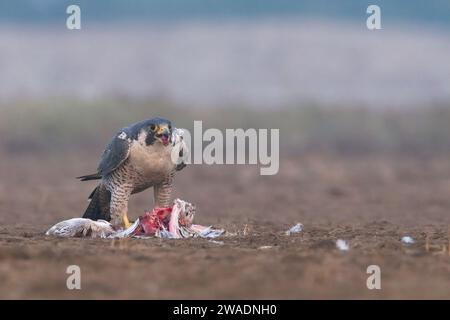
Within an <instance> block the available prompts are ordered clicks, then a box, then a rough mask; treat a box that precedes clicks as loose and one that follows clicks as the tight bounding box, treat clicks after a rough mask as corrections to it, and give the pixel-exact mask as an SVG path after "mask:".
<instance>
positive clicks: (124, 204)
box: [111, 185, 132, 228]
mask: <svg viewBox="0 0 450 320" xmlns="http://www.w3.org/2000/svg"><path fill="white" fill-rule="evenodd" d="M131 191H132V188H131V186H127V185H122V186H119V187H117V188H115V189H114V190H113V191H112V192H111V224H112V226H113V227H114V228H118V227H125V228H128V227H130V226H131V223H130V221H129V220H128V201H129V200H130V196H131Z"/></svg>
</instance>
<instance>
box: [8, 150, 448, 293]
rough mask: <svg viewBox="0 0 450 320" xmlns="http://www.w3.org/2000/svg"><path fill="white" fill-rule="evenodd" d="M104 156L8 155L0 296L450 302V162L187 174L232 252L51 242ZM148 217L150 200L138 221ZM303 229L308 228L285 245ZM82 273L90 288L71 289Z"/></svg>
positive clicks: (143, 201) (312, 158) (290, 162)
mask: <svg viewBox="0 0 450 320" xmlns="http://www.w3.org/2000/svg"><path fill="white" fill-rule="evenodd" d="M98 154H99V152H92V153H90V152H87V151H83V152H70V153H65V154H59V155H58V156H55V155H54V154H53V155H45V153H44V152H42V153H39V152H37V153H33V154H20V153H18V154H15V155H6V153H5V154H3V155H2V159H1V162H0V212H1V215H0V223H1V225H0V283H1V285H0V298H6V299H12V298H27V299H29V298H57V299H77V298H112V299H118V298H138V299H147V298H149V299H155V298H163V299H167V298H183V299H184V298H186V299H197V298H206V299H209V298H224V299H232V298H238V299H241V298H263V299H266V298H276V299H280V298H287V299H302V298H326V299H328V298H340V299H348V298H356V299H359V298H369V299H372V298H373V299H380V298H383V299H384V298H438V299H441V298H447V299H448V298H450V254H449V235H448V232H449V230H448V227H449V220H450V216H449V210H450V196H449V195H450V161H449V160H448V159H449V158H448V157H445V156H439V157H438V156H434V157H423V158H419V157H410V156H406V155H403V156H381V155H376V156H375V155H371V156H370V155H365V156H355V155H354V156H336V155H330V154H312V153H304V154H300V155H297V156H294V155H291V156H282V157H281V167H280V172H279V174H278V175H276V176H270V177H267V176H265V177H264V176H259V170H258V168H257V167H252V166H190V167H187V168H186V169H185V170H183V171H182V172H181V173H180V174H179V175H178V177H177V178H176V181H175V183H176V194H175V196H176V197H180V198H182V199H185V200H188V201H190V202H193V203H195V204H196V205H197V208H198V209H197V216H196V222H197V223H200V224H207V225H209V224H212V225H214V226H218V227H223V228H225V229H226V230H228V231H230V232H234V233H236V234H237V235H236V236H233V237H222V238H220V239H218V240H219V241H223V244H221V243H215V242H211V241H208V240H204V239H189V240H162V239H150V240H137V239H126V240H121V241H117V240H116V241H112V240H106V239H55V238H50V237H46V236H44V232H45V231H46V229H48V228H49V227H50V226H51V225H53V224H54V223H56V222H59V221H61V220H64V219H68V218H72V217H77V216H80V215H81V214H82V212H83V210H84V209H85V206H86V204H87V202H86V198H87V196H88V194H89V192H90V191H91V190H92V189H93V188H94V186H95V184H94V183H81V182H78V181H77V180H75V179H74V177H75V176H79V175H81V174H87V173H91V172H92V171H93V169H94V168H95V167H96V164H97V159H98ZM151 206H152V192H151V191H150V190H149V191H146V192H144V193H141V194H139V195H136V196H135V197H134V198H133V199H132V203H131V210H130V215H131V216H132V217H133V218H136V217H138V216H139V215H141V214H142V213H143V212H144V210H146V209H149V208H151ZM297 222H301V223H303V224H304V228H305V229H304V231H303V232H302V233H300V234H296V235H290V236H287V235H285V234H284V231H285V230H287V229H288V228H289V227H291V226H292V225H294V224H295V223H297ZM405 235H409V236H411V237H413V238H414V239H415V240H416V243H415V244H412V245H405V244H403V243H402V242H401V241H400V239H401V237H402V236H405ZM337 239H344V240H346V241H348V243H349V245H350V250H349V251H346V252H344V251H339V250H338V249H337V248H336V246H335V241H336V240H337ZM73 264H75V265H78V266H80V268H81V277H82V280H81V282H82V284H81V286H82V288H81V290H68V289H67V288H66V279H67V276H68V275H67V274H66V268H67V266H68V265H73ZM369 265H378V266H380V268H381V281H382V282H381V285H382V288H381V290H368V289H367V287H366V280H367V277H368V276H369V275H368V274H367V273H366V269H367V267H368V266H369Z"/></svg>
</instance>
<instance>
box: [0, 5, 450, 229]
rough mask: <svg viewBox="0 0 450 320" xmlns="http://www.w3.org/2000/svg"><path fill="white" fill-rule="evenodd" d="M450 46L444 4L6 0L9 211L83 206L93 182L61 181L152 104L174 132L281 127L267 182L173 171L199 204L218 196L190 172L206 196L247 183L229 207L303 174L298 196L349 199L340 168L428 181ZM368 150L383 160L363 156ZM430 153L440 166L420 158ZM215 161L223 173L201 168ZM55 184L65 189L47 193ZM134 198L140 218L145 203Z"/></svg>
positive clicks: (449, 87)
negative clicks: (277, 157)
mask: <svg viewBox="0 0 450 320" xmlns="http://www.w3.org/2000/svg"><path fill="white" fill-rule="evenodd" d="M70 4H77V5H79V6H80V7H81V30H68V29H67V28H66V19H67V17H68V14H66V8H67V7H68V6H69V5H70ZM370 4H377V5H379V6H380V7H381V23H382V30H375V31H370V30H368V29H367V27H366V19H367V17H368V16H369V15H368V14H367V13H366V9H367V7H368V6H369V5H370ZM449 57H450V2H448V1H446V0H433V1H426V2H425V1H422V0H411V1H408V2H405V1H395V0H390V1H375V2H374V1H361V0H342V1H336V2H333V3H330V1H325V0H314V1H313V0H304V1H300V0H299V1H288V0H262V1H260V0H248V1H240V0H189V1H186V0H152V1H144V0H130V1H118V0H108V1H107V0H95V1H87V0H86V1H62V0H40V1H36V0H17V1H2V2H1V4H0V114H1V117H0V150H1V153H0V166H2V167H1V169H2V170H1V173H0V174H1V179H0V183H1V184H0V188H1V189H0V191H2V190H3V191H4V192H0V194H3V195H2V197H3V198H2V199H0V200H2V202H1V201H0V204H2V205H3V206H4V208H6V211H7V212H10V211H12V212H17V215H16V218H17V219H18V221H22V220H25V221H26V220H27V218H23V219H20V218H19V217H20V216H21V215H22V214H23V215H24V217H27V215H26V214H24V213H23V212H24V211H27V210H28V209H27V208H29V207H30V206H32V207H33V206H37V208H36V207H33V208H34V209H33V210H38V211H39V210H42V211H44V209H45V210H48V208H51V209H50V211H52V212H50V213H48V212H46V213H45V214H44V213H43V214H44V215H48V221H53V220H54V219H55V218H54V216H55V214H56V215H58V217H59V216H61V217H63V216H67V215H68V212H69V211H70V212H73V211H74V212H75V213H76V214H78V212H80V213H81V212H82V211H83V210H84V206H85V204H86V202H85V198H86V196H87V195H88V193H89V191H90V189H92V188H93V185H91V184H80V183H78V182H77V181H75V180H73V177H75V176H78V175H82V174H87V173H90V172H92V171H94V170H95V168H96V166H97V162H98V159H99V157H100V155H101V153H102V151H103V148H104V146H105V145H106V143H107V142H108V140H109V139H110V137H111V135H112V134H113V133H114V132H116V131H117V130H118V129H119V128H121V127H123V126H125V125H128V124H129V123H132V122H135V121H138V120H141V119H145V118H150V117H153V116H156V115H160V116H164V117H167V118H170V119H172V120H173V121H174V123H175V124H176V126H179V127H186V128H191V127H192V125H193V120H203V121H204V124H203V126H204V128H207V127H217V128H239V127H241V128H279V129H280V133H281V154H282V155H281V165H280V168H281V169H280V176H279V177H278V178H277V177H267V178H265V179H266V180H264V179H263V178H261V177H258V169H257V168H247V167H241V168H239V169H237V168H234V167H232V168H229V167H227V168H226V167H225V166H222V167H217V166H216V167H214V168H206V166H194V167H195V168H192V169H190V171H189V170H186V173H183V174H182V175H181V176H182V177H181V178H180V182H179V191H180V193H181V194H182V195H185V197H192V198H193V200H192V201H197V202H199V203H200V204H202V205H205V206H206V207H207V208H208V209H211V208H212V206H213V205H214V201H213V199H217V198H216V196H212V195H211V194H210V193H207V194H206V195H204V198H201V196H200V195H203V192H201V191H200V189H201V188H202V185H203V184H202V183H200V184H198V185H197V186H196V188H197V189H195V188H192V187H190V185H191V183H192V179H197V181H202V180H201V179H202V178H204V179H205V181H209V182H208V183H207V184H206V183H205V184H206V186H209V188H207V187H206V186H205V188H207V189H208V190H211V184H213V183H216V184H217V188H219V189H218V190H217V193H218V194H221V193H222V192H228V191H229V189H232V188H235V190H241V189H242V190H247V194H245V195H244V194H242V193H239V194H236V195H235V196H236V199H235V201H234V202H233V203H235V206H238V204H242V203H248V205H249V206H250V205H252V204H253V203H254V202H252V201H251V200H250V199H248V198H246V197H248V196H249V194H251V193H252V192H253V193H254V195H255V197H257V196H258V194H261V192H262V190H259V191H257V190H256V189H255V188H251V187H250V186H254V185H256V184H258V185H269V186H270V185H273V184H277V185H280V184H282V183H286V181H291V180H292V181H291V183H292V184H293V186H295V187H293V188H289V190H291V191H290V192H292V194H291V195H290V196H289V195H287V194H288V193H285V192H283V191H282V190H283V189H282V188H281V189H280V190H281V191H280V194H279V195H278V196H277V195H274V196H273V197H268V198H267V201H268V202H269V201H271V203H274V201H273V199H275V198H277V197H278V198H277V199H278V200H277V201H281V202H287V203H291V202H292V205H295V204H294V203H293V202H294V200H295V199H297V197H299V194H300V193H301V192H300V189H298V188H301V187H300V186H301V185H307V186H309V188H307V190H306V191H305V190H303V191H302V194H305V192H308V191H309V192H313V190H314V189H313V188H312V187H311V186H312V185H313V184H312V182H313V181H319V182H320V181H321V182H324V181H328V179H331V180H332V182H330V185H328V184H326V183H325V186H324V187H323V188H324V190H325V191H324V192H325V194H326V195H328V193H327V192H328V191H326V190H328V189H330V190H331V191H330V193H331V194H335V193H336V194H338V195H341V194H346V192H345V191H342V190H340V189H342V184H343V182H346V183H350V186H349V188H353V187H354V186H355V184H354V183H353V182H349V181H351V179H350V178H349V177H348V176H347V175H346V174H344V173H347V172H348V173H349V174H355V172H356V171H357V170H356V169H355V168H356V166H362V167H361V168H360V171H361V177H360V179H361V181H362V182H361V183H365V182H367V183H368V184H369V185H371V181H373V179H375V178H377V177H378V176H377V177H375V178H374V177H368V176H367V175H368V174H373V175H375V173H379V175H380V176H381V178H380V177H378V178H379V179H381V180H382V181H384V180H383V179H388V182H392V181H391V180H389V179H395V178H398V176H400V177H404V176H406V177H410V175H414V178H417V179H419V180H420V181H423V180H424V177H423V176H417V174H419V173H420V174H426V173H427V172H428V171H426V170H432V171H431V172H430V174H431V175H432V177H431V178H430V179H434V178H435V177H436V175H442V172H446V171H445V170H444V169H442V168H446V167H445V165H446V157H447V155H448V153H449V152H450V139H448V137H449V136H450V129H449V125H448V124H449V123H450V108H449V107H450V60H449ZM377 157H378V158H380V157H381V158H383V160H379V162H377V163H376V164H374V165H373V166H375V167H370V164H369V163H370V161H375V160H373V159H374V158H377ZM386 157H391V158H394V160H392V159H390V160H384V159H385V158H386ZM436 157H439V159H442V160H439V161H438V162H439V163H440V165H441V167H433V166H431V165H430V160H429V159H430V158H433V159H435V158H436ZM361 159H363V160H361ZM399 159H401V160H399ZM410 161H419V162H420V164H414V165H412V167H411V169H404V170H406V173H404V172H403V171H401V172H400V171H399V170H400V169H399V168H397V167H395V166H400V165H406V164H405V163H407V162H410ZM354 162H355V163H356V164H354ZM332 165H336V166H337V167H339V166H340V165H342V166H344V167H343V168H341V167H339V168H335V169H331V166H332ZM365 165H366V166H368V167H364V166H365ZM308 166H312V167H311V168H310V169H308V168H309V167H308ZM393 166H394V167H393ZM417 166H421V167H417ZM433 168H434V169H433ZM242 170H244V171H245V170H250V171H249V173H248V175H244V176H243V175H242V172H241V171H242ZM308 170H310V171H311V172H312V173H311V174H310V173H308V172H309V171H308ZM402 170H403V169H402ZM424 170H425V171H424ZM433 170H438V173H436V172H435V171H433ZM439 170H440V171H439ZM189 172H190V173H189ZM220 172H225V173H223V176H220V179H222V178H224V177H231V178H229V180H230V181H228V184H227V183H224V181H223V180H220V179H219V178H217V179H211V177H214V175H220V174H221V173H220ZM336 172H340V173H336ZM342 172H344V173H342ZM392 172H393V173H392ZM398 172H400V173H398ZM397 173H398V174H397ZM194 177H195V178H194ZM243 177H246V178H243ZM251 177H252V179H255V180H254V181H253V180H251V179H250V178H251ZM286 177H287V178H286ZM386 177H387V178H386ZM284 178H286V179H288V180H286V179H284ZM378 178H377V179H378ZM276 179H279V180H276ZM289 179H290V180H289ZM333 179H334V180H333ZM339 179H341V180H342V181H341V180H339ZM445 179H447V178H445ZM44 181H46V182H47V184H48V186H47V187H48V188H47V187H46V184H45V183H43V182H44ZM433 181H435V180H433ZM448 181H450V180H445V181H444V182H442V181H441V184H442V185H440V187H442V188H444V189H445V188H446V186H447V183H448ZM310 182H311V183H310ZM405 183H410V181H406V182H405ZM55 184H56V185H60V188H59V189H58V190H59V191H61V195H66V194H67V193H68V192H69V193H71V194H72V196H71V197H65V196H64V197H63V198H61V197H59V196H57V195H55V194H52V192H54V191H52V190H54V186H55ZM12 185H18V186H20V188H22V190H23V188H30V190H27V191H26V193H27V195H29V196H30V197H31V199H30V200H29V205H28V206H27V205H24V202H26V198H27V197H25V199H20V201H17V199H11V197H10V196H8V195H7V192H6V191H5V190H7V189H8V188H11V186H12ZM36 188H37V189H39V190H41V189H42V190H43V189H45V190H47V189H48V190H47V191H42V190H41V191H36V190H35V189H36ZM46 188H47V189H46ZM65 188H66V189H65ZM311 188H312V189H311ZM318 188H322V187H321V184H319V187H318ZM336 188H337V189H336ZM335 189H336V190H335ZM356 189H358V188H356ZM445 190H447V189H445ZM419 191H420V190H418V192H419ZM205 192H206V191H205ZM258 192H259V193H258ZM320 192H321V191H320ZM320 192H319V193H320ZM41 193H42V194H41ZM443 195H444V193H443ZM142 197H144V196H142ZM146 197H147V198H142V199H141V198H140V199H141V200H139V201H137V203H138V205H137V206H138V207H137V209H136V214H138V213H140V212H142V211H143V210H144V209H145V208H146V207H148V205H149V204H148V201H149V197H148V195H147V196H146ZM305 197H307V198H310V197H309V196H308V194H306V195H305ZM381 198H382V197H381ZM51 201H55V202H58V203H57V204H56V203H55V204H54V205H52V206H50V205H49V202H50V203H51ZM277 201H276V202H277ZM295 201H296V200H295ZM321 201H322V200H321ZM36 203H38V204H39V205H37V204H36ZM208 203H209V205H210V206H211V208H210V207H208ZM277 203H279V202H277ZM267 205H268V204H267V203H265V202H262V203H261V206H262V207H266V206H267ZM384 205H385V204H384ZM230 206H231V207H229V211H233V208H232V206H233V205H230ZM58 208H61V210H59V209H58ZM224 210H225V209H224ZM250 211H251V212H253V211H252V210H250ZM322 211H323V210H322ZM233 212H234V211H233ZM307 212H309V210H306V209H305V210H304V212H303V214H307ZM439 212H440V211H439ZM224 214H225V213H224ZM311 214H313V213H311ZM331 214H333V215H334V213H332V212H330V215H331ZM371 214H372V213H367V216H368V217H369V218H373V215H371ZM379 214H380V215H386V216H388V217H390V216H391V215H390V214H389V213H386V212H385V211H384V210H381V212H380V213H379ZM69 215H70V214H69ZM236 215H237V216H239V217H241V216H242V215H240V214H236ZM251 215H252V214H250V216H251ZM292 215H293V216H296V215H298V211H294V212H293V213H292ZM314 215H315V213H314ZM405 215H406V213H405ZM244 216H246V217H247V216H248V214H247V215H244ZM287 217H289V214H287ZM320 217H327V214H323V215H320ZM339 217H345V214H343V215H340V216H339ZM214 219H215V218H212V220H213V221H215V220H214ZM42 221H46V220H42Z"/></svg>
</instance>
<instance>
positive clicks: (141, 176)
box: [128, 141, 175, 187]
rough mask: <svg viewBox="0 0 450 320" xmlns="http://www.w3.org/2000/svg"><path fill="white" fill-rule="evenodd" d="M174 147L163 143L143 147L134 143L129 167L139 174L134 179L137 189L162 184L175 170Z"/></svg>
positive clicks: (136, 142)
mask: <svg viewBox="0 0 450 320" xmlns="http://www.w3.org/2000/svg"><path fill="white" fill-rule="evenodd" d="M171 152H172V146H171V145H169V146H164V145H162V144H161V143H155V144H152V145H149V146H147V145H143V144H141V143H140V142H139V141H133V143H132V145H131V152H130V156H129V159H128V160H129V161H128V165H129V166H131V168H132V170H133V171H134V172H135V173H136V174H137V176H136V177H134V180H135V183H136V187H145V186H147V187H148V186H152V185H154V184H158V183H161V182H162V181H163V180H164V179H165V178H166V177H167V176H168V175H169V174H170V173H171V172H173V171H174V170H175V164H174V163H173V162H172V160H171Z"/></svg>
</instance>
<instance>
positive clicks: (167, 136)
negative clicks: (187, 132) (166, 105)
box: [145, 118, 172, 146]
mask: <svg viewBox="0 0 450 320" xmlns="http://www.w3.org/2000/svg"><path fill="white" fill-rule="evenodd" d="M145 131H146V133H147V137H146V139H145V143H146V144H147V145H151V144H154V143H162V144H163V145H164V146H168V145H169V144H170V143H171V142H172V123H171V122H170V121H169V120H167V119H164V118H153V119H150V120H148V121H147V123H146V126H145Z"/></svg>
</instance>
